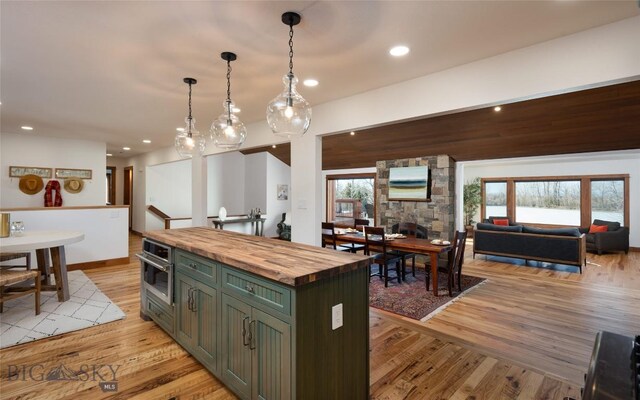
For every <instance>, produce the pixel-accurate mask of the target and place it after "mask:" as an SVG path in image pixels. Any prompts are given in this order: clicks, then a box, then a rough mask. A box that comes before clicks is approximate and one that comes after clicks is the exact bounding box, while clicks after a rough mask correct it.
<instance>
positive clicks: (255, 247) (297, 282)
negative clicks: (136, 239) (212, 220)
mask: <svg viewBox="0 0 640 400" xmlns="http://www.w3.org/2000/svg"><path fill="white" fill-rule="evenodd" d="M145 236H146V237H148V238H150V239H153V240H157V241H158V242H161V243H164V244H167V245H169V246H173V247H177V248H179V249H183V250H186V251H190V252H192V253H195V254H198V255H201V256H203V257H206V258H210V259H212V260H214V261H218V262H221V263H224V264H227V265H230V266H232V267H235V268H238V269H241V270H244V271H247V272H251V273H254V274H256V275H259V276H262V277H264V278H267V279H271V280H273V281H276V282H280V283H283V284H285V285H289V286H294V287H295V286H302V285H304V284H307V283H311V282H315V281H319V280H322V279H326V278H329V277H332V276H336V275H339V274H342V273H345V272H349V271H353V270H356V269H360V268H368V265H369V262H368V257H366V256H363V255H358V254H351V253H345V252H342V251H335V250H333V249H323V248H321V247H316V246H310V245H306V244H299V243H291V242H287V241H284V240H277V239H269V238H265V237H259V236H253V235H244V234H241V233H235V232H230V231H223V230H219V229H211V228H204V227H202V228H183V229H167V230H160V231H151V232H147V233H146V234H145Z"/></svg>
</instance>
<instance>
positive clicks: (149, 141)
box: [142, 139, 151, 144]
mask: <svg viewBox="0 0 640 400" xmlns="http://www.w3.org/2000/svg"><path fill="white" fill-rule="evenodd" d="M142 143H147V144H149V143H151V140H149V139H145V140H143V141H142Z"/></svg>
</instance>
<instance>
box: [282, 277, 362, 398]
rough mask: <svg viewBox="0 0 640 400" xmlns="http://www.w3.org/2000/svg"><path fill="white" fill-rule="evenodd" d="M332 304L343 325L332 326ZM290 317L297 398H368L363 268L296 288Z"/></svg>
mask: <svg viewBox="0 0 640 400" xmlns="http://www.w3.org/2000/svg"><path fill="white" fill-rule="evenodd" d="M337 304H342V309H343V316H342V317H343V318H342V319H343V326H342V327H340V328H337V329H335V330H334V329H332V307H334V306H335V305H337ZM295 315H296V318H295V321H296V336H295V338H294V340H295V343H296V345H295V346H294V348H295V356H294V358H295V374H296V376H297V379H296V383H295V385H296V387H295V393H296V399H305V400H311V399H318V400H320V399H344V400H347V399H349V400H358V399H368V398H369V271H368V269H367V268H362V269H359V270H355V271H351V272H348V273H344V274H341V275H338V276H335V277H332V278H330V279H325V280H322V281H318V282H314V283H311V284H307V285H304V286H301V287H298V288H297V290H296V311H295Z"/></svg>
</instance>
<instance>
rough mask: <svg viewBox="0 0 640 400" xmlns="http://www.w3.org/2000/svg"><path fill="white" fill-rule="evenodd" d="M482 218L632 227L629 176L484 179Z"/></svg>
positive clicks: (567, 224)
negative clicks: (613, 223) (595, 222)
mask: <svg viewBox="0 0 640 400" xmlns="http://www.w3.org/2000/svg"><path fill="white" fill-rule="evenodd" d="M481 182H482V204H483V208H482V209H481V218H482V219H485V218H487V217H489V216H507V217H509V218H511V220H513V221H515V222H517V223H521V224H523V223H524V224H539V225H547V226H549V225H550V226H581V227H588V226H589V225H590V224H591V222H592V221H593V220H594V219H601V220H605V221H617V222H620V224H621V225H623V226H629V175H627V174H624V175H581V176H550V177H549V176H545V177H522V178H483V179H481Z"/></svg>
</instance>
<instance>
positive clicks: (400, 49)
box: [389, 46, 409, 57]
mask: <svg viewBox="0 0 640 400" xmlns="http://www.w3.org/2000/svg"><path fill="white" fill-rule="evenodd" d="M389 54H391V55H392V56H394V57H402V56H406V55H407V54H409V48H408V47H407V46H395V47H392V48H391V49H389Z"/></svg>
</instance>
